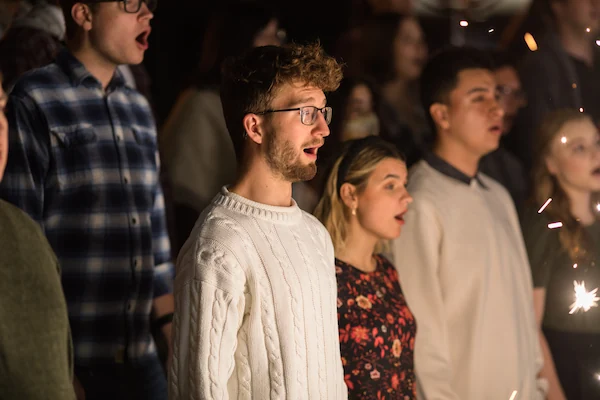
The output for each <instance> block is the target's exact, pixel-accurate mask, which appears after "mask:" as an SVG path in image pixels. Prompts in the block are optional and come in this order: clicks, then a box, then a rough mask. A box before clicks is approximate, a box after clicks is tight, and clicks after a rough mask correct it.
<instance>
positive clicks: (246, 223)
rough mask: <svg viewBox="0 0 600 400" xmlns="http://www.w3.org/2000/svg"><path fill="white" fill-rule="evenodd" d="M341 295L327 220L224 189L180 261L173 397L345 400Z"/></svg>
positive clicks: (207, 211) (203, 214) (197, 226)
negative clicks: (338, 310) (340, 338)
mask: <svg viewBox="0 0 600 400" xmlns="http://www.w3.org/2000/svg"><path fill="white" fill-rule="evenodd" d="M336 295H337V288H336V281H335V264H334V255H333V245H332V243H331V239H330V238H329V235H328V234H327V231H326V230H325V228H324V227H323V225H321V223H319V222H318V221H317V220H316V219H315V218H314V217H313V216H312V215H310V214H307V213H305V212H303V211H301V210H300V209H299V208H298V206H297V205H296V204H295V203H294V204H293V205H292V206H291V207H273V206H267V205H264V204H259V203H256V202H252V201H250V200H248V199H245V198H243V197H241V196H238V195H236V194H234V193H230V192H228V191H227V189H226V188H223V189H222V191H221V193H220V194H219V195H217V196H216V197H215V199H214V200H213V202H212V204H211V206H210V207H209V208H207V209H206V210H205V211H204V212H203V213H202V215H201V216H200V218H199V220H198V222H197V223H196V226H195V227H194V230H193V231H192V234H191V236H190V238H189V239H188V241H187V243H186V244H185V245H184V247H183V249H182V250H181V253H180V255H179V259H178V262H177V276H176V279H175V316H174V319H173V323H174V335H173V338H174V345H173V351H174V354H173V362H172V363H171V370H170V372H169V398H170V399H171V400H175V399H186V400H187V399H261V400H262V399H311V400H313V399H324V400H325V399H326V400H330V399H347V392H346V385H345V383H344V380H343V368H342V364H341V358H340V349H339V343H338V324H337V314H336V307H337V304H336V301H337V300H336Z"/></svg>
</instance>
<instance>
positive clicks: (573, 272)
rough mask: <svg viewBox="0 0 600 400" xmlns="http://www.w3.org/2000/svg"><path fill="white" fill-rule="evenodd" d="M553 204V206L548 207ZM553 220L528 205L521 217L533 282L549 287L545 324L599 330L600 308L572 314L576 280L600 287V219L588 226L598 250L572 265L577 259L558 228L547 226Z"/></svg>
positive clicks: (555, 327)
mask: <svg viewBox="0 0 600 400" xmlns="http://www.w3.org/2000/svg"><path fill="white" fill-rule="evenodd" d="M551 206H552V203H550V206H549V207H548V209H549V208H550V207H551ZM551 222H556V221H551V220H550V219H548V216H547V214H546V213H542V214H538V213H537V210H535V209H532V208H527V209H526V210H524V212H523V213H522V216H521V224H522V228H523V238H524V239H525V246H526V247H527V252H528V254H529V262H530V264H531V272H532V278H533V285H534V286H535V287H536V288H545V289H546V304H545V311H544V319H543V322H542V324H543V326H544V327H545V328H548V329H552V330H556V331H563V332H577V333H600V307H592V308H590V309H589V310H588V311H583V310H578V311H577V312H575V313H573V314H569V312H570V310H571V308H572V304H573V303H574V302H575V288H574V284H573V282H574V281H576V282H578V283H581V282H584V283H585V289H586V291H588V292H590V291H592V290H593V289H595V288H600V257H599V256H600V255H599V253H598V250H597V249H598V248H599V247H598V246H600V222H596V223H595V224H594V225H591V226H589V227H587V228H586V232H587V233H588V235H589V237H590V239H591V240H592V243H593V249H592V250H595V252H594V255H593V258H592V260H591V261H589V262H579V263H578V264H577V268H573V266H574V264H575V263H574V261H572V260H571V259H570V257H569V254H568V252H567V251H566V250H565V249H564V248H563V247H562V245H561V243H560V239H559V230H560V229H561V228H557V229H550V228H548V224H549V223H551ZM598 297H600V294H598Z"/></svg>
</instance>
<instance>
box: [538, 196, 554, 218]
mask: <svg viewBox="0 0 600 400" xmlns="http://www.w3.org/2000/svg"><path fill="white" fill-rule="evenodd" d="M551 201H552V197H550V198H549V199H548V200H546V202H545V203H544V205H543V206H542V208H540V209H539V210H538V214H541V213H542V212H544V210H545V209H546V207H548V204H550V202H551Z"/></svg>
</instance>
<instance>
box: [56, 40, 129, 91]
mask: <svg viewBox="0 0 600 400" xmlns="http://www.w3.org/2000/svg"><path fill="white" fill-rule="evenodd" d="M56 64H58V66H59V67H60V68H61V69H62V70H63V72H64V73H65V75H67V76H68V77H69V79H70V80H71V83H72V84H73V85H74V86H80V85H83V86H86V87H97V88H101V89H102V84H101V83H100V81H99V80H98V79H96V77H95V76H94V75H92V74H91V73H90V71H88V70H87V68H85V65H83V64H82V63H81V61H79V60H78V59H77V58H76V57H75V56H74V55H73V53H71V52H70V51H69V50H67V49H66V48H65V49H62V50H61V51H60V52H59V53H58V55H57V57H56ZM123 87H125V79H124V78H123V76H122V75H121V72H120V71H119V70H118V69H115V73H114V75H113V77H112V79H111V80H110V82H109V84H108V86H107V88H106V92H107V93H110V92H113V91H115V90H117V89H120V88H123Z"/></svg>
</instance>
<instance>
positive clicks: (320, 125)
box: [312, 111, 330, 137]
mask: <svg viewBox="0 0 600 400" xmlns="http://www.w3.org/2000/svg"><path fill="white" fill-rule="evenodd" d="M312 133H313V135H318V136H321V137H327V136H329V133H330V131H329V125H327V121H326V120H325V115H323V113H322V112H320V111H317V120H316V121H315V123H314V124H313V132H312Z"/></svg>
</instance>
